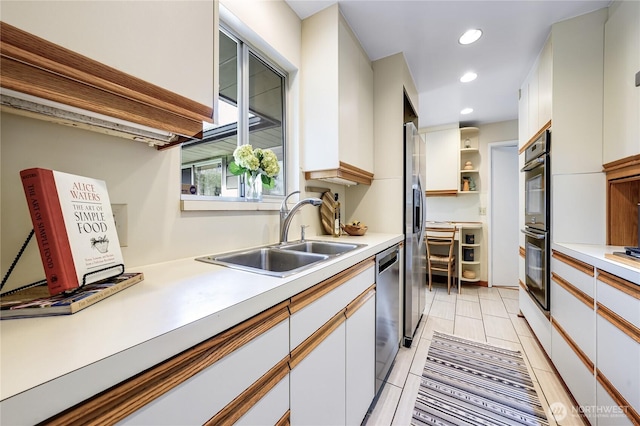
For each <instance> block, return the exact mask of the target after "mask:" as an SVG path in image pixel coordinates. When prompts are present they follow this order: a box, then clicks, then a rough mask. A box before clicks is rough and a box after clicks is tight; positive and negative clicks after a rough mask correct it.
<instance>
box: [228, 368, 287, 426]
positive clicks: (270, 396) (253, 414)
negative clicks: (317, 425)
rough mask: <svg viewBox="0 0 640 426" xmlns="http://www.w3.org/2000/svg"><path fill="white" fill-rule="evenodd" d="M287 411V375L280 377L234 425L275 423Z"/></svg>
mask: <svg viewBox="0 0 640 426" xmlns="http://www.w3.org/2000/svg"><path fill="white" fill-rule="evenodd" d="M288 411H289V375H288V374H287V376H286V377H285V378H284V379H281V380H280V382H278V384H277V385H276V386H274V387H273V389H271V390H270V391H269V392H268V393H267V394H266V395H265V396H264V397H262V398H261V399H260V400H259V401H258V402H257V403H256V404H255V405H254V406H253V407H252V408H251V409H250V410H249V411H248V412H247V413H246V414H245V415H244V416H242V417H241V418H240V419H239V420H238V421H237V422H236V423H234V424H235V425H238V426H252V425H259V424H265V425H266V424H269V425H277V424H281V423H278V422H279V421H280V419H282V418H283V416H286V415H287V414H286V413H288Z"/></svg>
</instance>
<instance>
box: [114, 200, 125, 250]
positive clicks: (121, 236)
mask: <svg viewBox="0 0 640 426" xmlns="http://www.w3.org/2000/svg"><path fill="white" fill-rule="evenodd" d="M111 212H112V213H113V220H114V221H115V222H116V232H117V233H118V240H119V241H120V247H127V245H128V244H129V242H128V241H127V234H128V233H129V224H128V220H127V205H126V204H111Z"/></svg>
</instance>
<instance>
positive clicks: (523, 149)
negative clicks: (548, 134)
mask: <svg viewBox="0 0 640 426" xmlns="http://www.w3.org/2000/svg"><path fill="white" fill-rule="evenodd" d="M550 128H551V120H549V121H548V122H547V123H546V124H545V125H544V126H542V128H541V129H540V130H538V132H537V133H536V134H535V135H533V137H532V138H531V139H529V140H528V141H527V143H526V144H524V145H523V146H522V147H521V148H520V150H518V153H519V154H522V153H523V152H525V151H526V150H527V148H529V147H530V146H531V145H533V143H534V142H535V141H536V139H538V138H539V137H540V135H542V134H543V133H544V132H545V131H546V130H548V129H550Z"/></svg>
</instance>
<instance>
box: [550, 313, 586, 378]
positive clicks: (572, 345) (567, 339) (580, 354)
mask: <svg viewBox="0 0 640 426" xmlns="http://www.w3.org/2000/svg"><path fill="white" fill-rule="evenodd" d="M551 324H552V325H553V328H555V329H556V331H557V332H558V333H559V334H560V336H562V338H563V339H564V341H565V342H567V344H568V345H569V347H570V348H571V350H572V351H573V352H574V353H575V354H576V355H577V356H578V358H580V361H582V363H583V364H584V366H585V367H587V369H588V370H589V371H590V372H591V374H594V371H593V367H594V364H593V361H591V360H590V359H589V357H588V356H587V354H585V353H584V352H583V351H582V349H580V347H579V346H578V345H577V344H576V342H574V341H573V339H572V338H571V337H570V336H569V334H568V333H567V332H566V331H565V330H564V328H562V327H561V326H560V324H558V320H557V319H556V318H555V317H551Z"/></svg>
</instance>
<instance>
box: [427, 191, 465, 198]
mask: <svg viewBox="0 0 640 426" xmlns="http://www.w3.org/2000/svg"><path fill="white" fill-rule="evenodd" d="M425 195H426V196H427V197H456V196H457V195H458V190H457V189H429V190H427V191H425Z"/></svg>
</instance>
